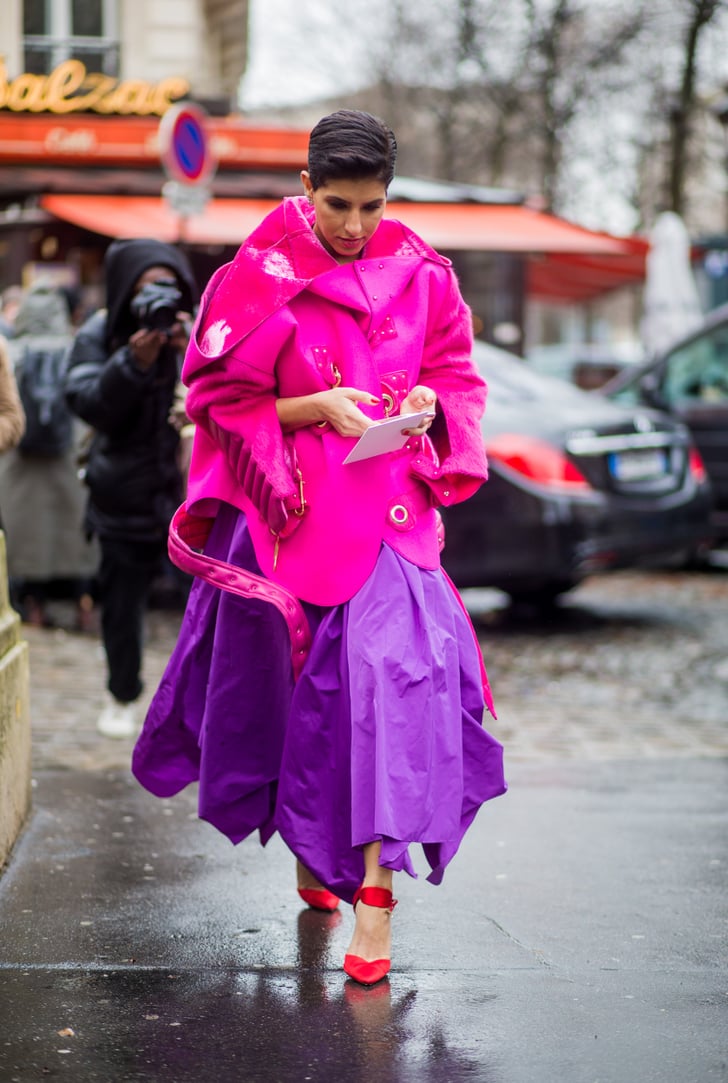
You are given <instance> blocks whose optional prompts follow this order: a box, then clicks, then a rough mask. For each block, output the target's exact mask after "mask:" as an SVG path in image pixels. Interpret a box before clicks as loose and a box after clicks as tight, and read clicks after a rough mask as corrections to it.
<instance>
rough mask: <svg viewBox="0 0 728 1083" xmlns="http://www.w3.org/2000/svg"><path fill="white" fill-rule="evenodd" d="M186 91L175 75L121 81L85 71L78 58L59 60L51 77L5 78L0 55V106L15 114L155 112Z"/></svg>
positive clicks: (183, 83)
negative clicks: (171, 76) (154, 80)
mask: <svg viewBox="0 0 728 1083" xmlns="http://www.w3.org/2000/svg"><path fill="white" fill-rule="evenodd" d="M189 89H190V85H189V83H188V82H187V80H186V79H181V78H178V77H174V78H170V79H162V80H161V81H160V82H158V83H147V82H144V81H143V80H141V79H127V80H125V81H124V82H120V81H119V80H118V79H113V78H112V77H111V76H110V75H101V74H96V73H94V72H87V71H86V66H85V64H82V63H81V61H80V60H64V61H63V63H62V64H59V65H58V67H57V68H54V69H53V71H52V72H51V73H50V75H32V74H31V73H30V72H26V73H24V74H23V75H18V76H17V77H16V78H15V79H12V80H9V79H8V77H7V72H6V69H5V62H4V60H2V58H0V109H11V110H12V111H13V112H14V113H88V112H94V113H107V114H111V113H116V114H119V113H121V114H123V115H126V116H130V115H132V114H133V115H135V116H142V117H144V116H159V117H161V116H162V115H163V114H164V113H166V111H167V109H169V107H170V105H171V104H172V103H173V102H174V101H177V100H178V99H179V98H183V97H184V96H185V94H187V92H188V91H189Z"/></svg>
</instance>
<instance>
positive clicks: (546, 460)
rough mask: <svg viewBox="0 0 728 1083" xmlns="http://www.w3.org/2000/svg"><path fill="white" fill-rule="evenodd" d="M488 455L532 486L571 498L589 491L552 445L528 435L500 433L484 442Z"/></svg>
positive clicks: (587, 484)
mask: <svg viewBox="0 0 728 1083" xmlns="http://www.w3.org/2000/svg"><path fill="white" fill-rule="evenodd" d="M486 448H487V451H488V456H489V458H490V459H491V460H492V461H496V462H499V463H502V464H503V466H507V467H508V468H509V470H514V471H515V472H516V473H517V474H520V475H521V476H522V477H524V478H528V480H529V481H532V482H533V483H534V484H535V485H542V486H543V487H544V488H546V489H553V490H556V489H558V490H559V491H560V492H565V493H570V494H572V495H579V494H586V493H588V492H591V490H592V487H591V485H590V484H589V482H588V481H587V480H586V478H585V477H584V475H583V474H582V473H581V471H580V470H578V469H577V468H576V466H574V464H573V463H572V462H571V460H570V459H569V458H567V456H566V455H565V454H564V452H563V451H561V450H560V449H559V448H557V447H554V446H553V444H547V443H546V442H545V441H544V440H537V439H535V438H534V437H532V436H522V435H521V434H516V433H513V434H511V433H501V434H500V435H499V436H494V437H493V438H492V439H491V440H487V441H486Z"/></svg>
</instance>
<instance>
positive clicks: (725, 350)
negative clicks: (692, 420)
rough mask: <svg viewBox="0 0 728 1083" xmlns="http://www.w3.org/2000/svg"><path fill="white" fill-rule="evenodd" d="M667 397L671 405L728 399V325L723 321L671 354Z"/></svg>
mask: <svg viewBox="0 0 728 1083" xmlns="http://www.w3.org/2000/svg"><path fill="white" fill-rule="evenodd" d="M663 390H664V393H665V396H666V397H667V399H668V401H669V402H670V403H671V404H677V405H679V404H680V403H685V404H687V403H690V402H699V403H713V402H725V401H726V399H728V324H721V325H719V326H718V327H714V328H712V329H711V330H710V331H707V332H706V333H705V334H703V335H700V336H699V337H698V338H695V339H693V341H692V342H689V343H688V344H687V345H685V346H682V347H680V348H679V349H677V350H675V351H674V352H673V353H671V354H670V355H669V356H668V358H667V362H666V367H665V381H664V384H663Z"/></svg>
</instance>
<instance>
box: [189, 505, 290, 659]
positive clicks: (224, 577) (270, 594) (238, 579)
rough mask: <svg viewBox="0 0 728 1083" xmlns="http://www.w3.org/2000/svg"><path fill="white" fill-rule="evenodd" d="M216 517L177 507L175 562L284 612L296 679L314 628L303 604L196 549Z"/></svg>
mask: <svg viewBox="0 0 728 1083" xmlns="http://www.w3.org/2000/svg"><path fill="white" fill-rule="evenodd" d="M213 522H214V519H210V518H205V517H203V516H200V515H190V513H189V512H188V511H187V510H186V508H185V506H184V504H183V505H182V506H181V507H180V508H178V509H177V511H176V512H175V513H174V516H173V517H172V522H171V523H170V526H169V538H168V550H169V558H170V560H171V561H172V563H173V564H176V565H177V567H178V568H181V569H182V571H184V572H189V573H190V575H196V576H199V578H200V579H204V580H205V581H206V582H207V583H211V584H212V585H213V586H215V587H218V588H219V589H220V590H227V591H229V593H230V594H237V595H239V596H240V597H241V598H262V599H263V600H264V601H266V602H270V603H271V605H274V606H275V607H276V609H277V610H278V612H279V613H281V614H282V616H283V618H284V620H285V622H286V624H287V626H288V632H289V635H290V637H291V664H292V666H293V677H294V680H298V677H299V675H300V673H301V670H302V668H303V665H304V662H305V661H306V658H307V657H308V652H309V649H310V647H311V629H310V627H309V624H308V620H307V618H306V614H305V612H304V610H303V606H302V605H301V603H300V601H299V600H298V598H296V596H295V595H294V594H291V592H290V591H288V590H286V588H285V587H281V586H279V584H278V583H273V582H272V581H271V580H270V579H265V578H264V577H263V576H261V575H255V574H254V573H253V572H248V571H245V569H244V568H238V567H237V566H236V565H235V564H228V563H227V562H226V561H224V560H217V559H215V557H209V556H205V554H204V553H200V552H196V550H199V549H202V548H203V547H204V545H205V543H206V542H207V539H208V537H209V536H210V530H211V529H212V524H213Z"/></svg>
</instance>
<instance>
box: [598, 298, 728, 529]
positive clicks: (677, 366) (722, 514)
mask: <svg viewBox="0 0 728 1083" xmlns="http://www.w3.org/2000/svg"><path fill="white" fill-rule="evenodd" d="M600 394H602V395H606V396H607V397H609V398H611V399H612V400H613V401H614V402H620V403H625V404H628V405H632V406H638V405H641V404H644V405H647V406H653V407H657V408H659V409H662V410H667V411H669V412H670V413H671V414H672V415H673V416H674V417H676V418H679V420H680V421H682V422H683V423H684V424H685V425H687V427H688V429H689V430H690V433H691V435H692V438H693V441H694V442H695V444H696V446H697V448H698V451H699V452H700V454H701V456H702V459H703V462H704V464H705V469H706V471H707V473H708V477H709V479H710V482H711V485H712V487H713V496H714V500H715V505H714V509H713V518H712V524H713V532H714V536H715V541H716V543H719V544H725V543H726V542H728V304H726V305H721V306H720V308H716V309H714V310H713V311H712V312H710V313H708V315H707V316H706V318H705V321H704V323H703V324H702V326H701V327H700V328H699V329H698V330H696V331H693V332H692V334H690V335H687V336H686V337H685V338H683V339H680V341H679V342H676V343H675V345H674V346H671V347H670V349H669V350H666V351H665V352H664V353H662V354H661V355H660V356H658V357H655V358H654V359H653V360H652V361H650V362H649V363H648V364H646V365H642V366H640V367H639V369H638V370H637V371H636V372H630V373H627V372H622V373H620V375H619V376H617V377H615V379H613V380H611V381H610V382H609V383H607V384H606V385H605V386H604V387H602V388H600Z"/></svg>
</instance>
